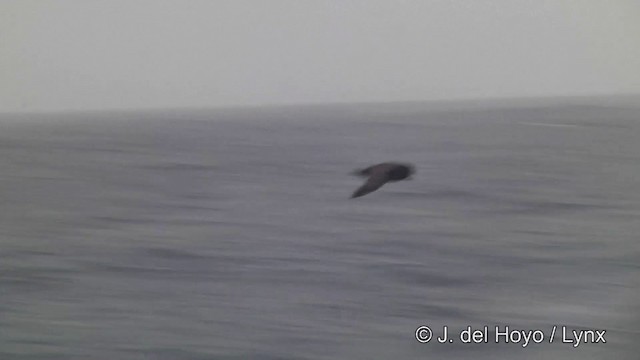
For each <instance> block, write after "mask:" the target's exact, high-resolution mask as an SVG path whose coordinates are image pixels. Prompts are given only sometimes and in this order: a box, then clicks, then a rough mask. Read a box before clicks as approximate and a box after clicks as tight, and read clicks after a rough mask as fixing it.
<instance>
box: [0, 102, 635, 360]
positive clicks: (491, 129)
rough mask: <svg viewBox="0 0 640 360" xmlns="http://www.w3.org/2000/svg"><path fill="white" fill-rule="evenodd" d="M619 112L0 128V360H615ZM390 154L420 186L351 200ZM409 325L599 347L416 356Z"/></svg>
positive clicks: (628, 264)
mask: <svg viewBox="0 0 640 360" xmlns="http://www.w3.org/2000/svg"><path fill="white" fill-rule="evenodd" d="M367 109H369V110H367ZM638 114H639V112H638V111H637V109H630V108H620V107H618V108H616V107H609V108H607V107H597V106H573V107H572V106H556V107H546V108H540V107H529V108H517V109H507V108H503V109H477V110H469V109H465V110H449V111H444V110H439V111H429V109H428V108H425V109H418V110H416V109H408V108H402V107H401V106H396V107H391V108H389V109H386V110H385V111H381V109H377V110H376V109H370V108H367V107H364V108H357V109H356V108H355V107H335V108H290V109H269V110H253V111H224V112H222V111H221V112H213V113H206V112H200V113H197V112H185V113H170V112H166V113H155V114H153V113H137V114H136V113H130V114H86V115H81V114H74V115H69V116H64V115H51V116H38V117H33V116H27V115H25V116H22V118H11V119H8V118H7V119H4V120H3V121H2V122H0V126H1V127H2V130H1V131H0V151H1V152H2V157H0V166H1V167H2V169H3V171H2V173H1V174H0V200H1V201H2V213H1V214H0V245H1V246H0V292H1V294H2V302H1V303H0V313H1V314H2V315H1V316H0V358H3V359H4V358H7V359H142V358H145V359H147V358H148V359H389V358H419V357H423V358H424V357H433V356H436V357H446V358H448V359H467V358H469V359H470V358H473V359H512V358H514V357H518V358H523V359H538V358H558V359H559V358H562V359H604V358H620V359H625V358H626V359H635V358H636V357H635V356H636V355H635V354H636V352H637V350H638V348H637V345H635V344H634V341H635V339H637V338H638V335H639V333H638V330H637V328H636V326H637V325H638V320H639V319H638V316H637V314H638V310H639V309H638V303H640V301H638V300H639V296H638V295H639V292H638V289H639V287H638V286H639V283H638V280H637V279H638V278H639V277H638V275H639V274H640V266H638V264H639V260H640V248H639V246H638V242H637V234H638V233H640V221H638V214H639V210H640V202H639V200H640V199H639V197H640V195H639V194H640V191H638V190H639V187H638V174H640V171H639V170H640V161H638V160H639V156H640V145H638V141H637V139H638V135H640V133H639V131H640V124H639V123H638ZM553 125H567V126H553ZM388 160H400V161H408V162H412V163H414V164H415V165H416V166H417V168H418V174H417V175H416V176H415V179H414V180H413V181H406V182H400V183H394V184H389V185H387V186H385V187H383V188H382V189H381V190H380V191H378V192H376V193H373V194H371V195H370V196H367V197H364V198H361V199H355V200H350V199H348V198H349V195H350V194H351V192H352V191H353V190H354V189H355V188H356V187H357V186H359V184H360V179H358V178H354V177H351V176H350V175H349V173H350V172H351V170H353V169H354V168H358V167H362V166H366V165H369V164H372V163H376V162H381V161H388ZM420 325H430V326H431V327H432V328H434V329H442V326H444V325H447V326H449V328H450V329H451V330H450V331H455V332H459V331H460V330H462V329H464V328H466V326H468V325H470V326H472V327H474V328H481V327H482V326H484V325H488V326H489V327H493V326H495V325H500V326H505V325H507V326H509V327H511V328H514V329H525V330H529V329H530V330H535V329H541V330H543V331H545V333H547V332H548V331H550V329H551V328H552V327H553V325H559V326H562V325H566V326H568V327H570V328H572V329H573V328H575V329H607V333H606V340H607V344H585V345H583V346H580V347H578V348H576V349H573V348H571V346H570V345H568V344H561V343H558V342H557V343H554V344H548V343H544V344H530V345H529V346H527V347H526V348H523V347H522V346H520V345H518V344H495V343H491V342H490V343H489V344H478V345H470V344H462V343H460V342H454V343H452V344H437V343H429V344H420V343H418V342H417V341H416V340H415V339H414V331H415V329H416V328H417V327H418V326H420ZM437 331H440V330H437ZM493 335H495V334H494V333H491V334H490V336H493Z"/></svg>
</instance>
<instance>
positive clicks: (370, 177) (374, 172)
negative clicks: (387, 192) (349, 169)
mask: <svg viewBox="0 0 640 360" xmlns="http://www.w3.org/2000/svg"><path fill="white" fill-rule="evenodd" d="M414 172H415V170H414V168H413V166H412V165H409V164H400V163H391V162H389V163H381V164H377V165H373V166H369V167H368V168H365V169H362V170H356V171H355V172H354V174H355V175H358V176H364V177H367V181H366V182H365V183H364V184H363V185H362V186H360V187H359V188H358V189H357V190H356V191H355V192H354V193H353V194H352V195H351V198H357V197H360V196H364V195H366V194H368V193H370V192H373V191H376V190H378V189H379V188H380V187H382V185H384V184H386V183H387V182H390V181H400V180H404V179H406V178H408V177H409V176H411V174H413V173H414Z"/></svg>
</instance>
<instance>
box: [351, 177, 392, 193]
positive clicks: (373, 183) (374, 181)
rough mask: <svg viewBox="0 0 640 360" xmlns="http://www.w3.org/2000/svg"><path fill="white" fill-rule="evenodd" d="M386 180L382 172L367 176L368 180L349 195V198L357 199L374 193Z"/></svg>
mask: <svg viewBox="0 0 640 360" xmlns="http://www.w3.org/2000/svg"><path fill="white" fill-rule="evenodd" d="M388 180H389V179H388V177H387V174H385V173H384V172H374V173H372V174H371V176H369V179H367V181H366V182H365V183H364V184H363V185H362V186H360V187H359V188H358V190H356V191H355V192H354V193H353V194H352V195H351V198H352V199H353V198H357V197H360V196H364V195H367V194H368V193H370V192H373V191H376V190H378V189H379V188H380V187H381V186H382V185H384V184H385V183H386V182H387V181H388Z"/></svg>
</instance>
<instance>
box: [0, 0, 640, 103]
mask: <svg viewBox="0 0 640 360" xmlns="http://www.w3.org/2000/svg"><path fill="white" fill-rule="evenodd" d="M608 93H640V1H638V0H573V1H568V0H567V1H563V0H548V1H545V0H467V1H462V0H416V1H399V0H361V1H345V0H333V1H329V0H326V1H320V0H318V1H312V0H245V1H243V0H229V1H226V0H209V1H198V0H189V1H184V0H176V1H162V0H123V1H118V0H104V1H103V0H51V1H47V0H15V1H14V0H0V111H47V110H69V109H105V108H141V107H145V108H146V107H162V108H166V107H188V106H197V107H214V106H227V105H245V104H246V105H255V104H289V103H309V102H351V101H396V100H433V99H458V98H485V97H505V96H506V97H511V96H516V97H519V96H538V95H542V96H550V95H581V94H608Z"/></svg>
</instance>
